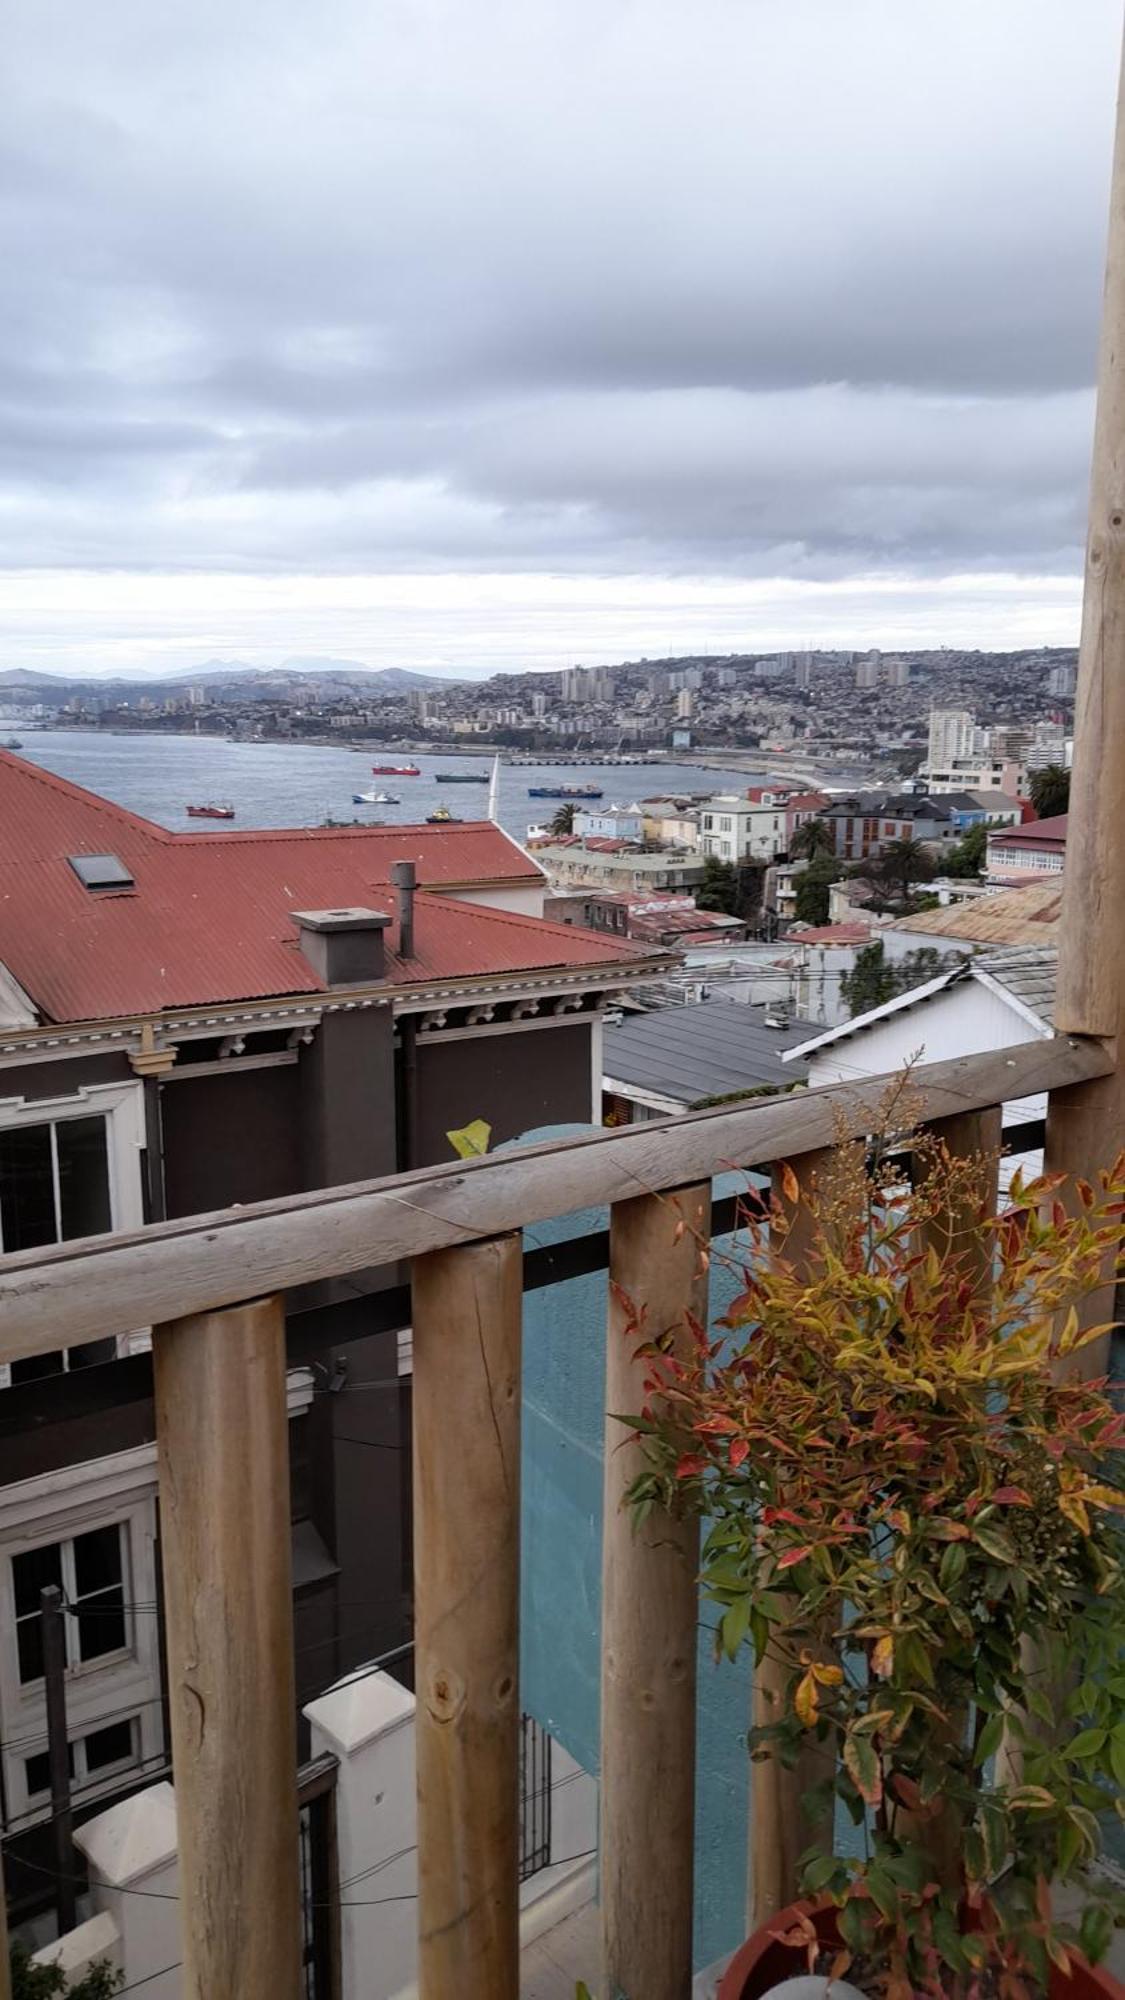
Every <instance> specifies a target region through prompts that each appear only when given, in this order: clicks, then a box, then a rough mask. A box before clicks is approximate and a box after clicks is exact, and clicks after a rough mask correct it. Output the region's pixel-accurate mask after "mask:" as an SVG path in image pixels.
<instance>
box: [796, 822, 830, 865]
mask: <svg viewBox="0 0 1125 2000" xmlns="http://www.w3.org/2000/svg"><path fill="white" fill-rule="evenodd" d="M789 852H790V855H792V856H799V855H804V857H805V859H806V860H807V861H815V860H816V857H817V855H818V854H835V852H836V835H835V833H834V831H833V829H832V827H831V826H830V825H829V824H828V821H827V820H826V819H803V820H802V821H801V824H800V826H799V827H798V828H797V831H796V832H795V834H794V835H793V838H792V840H791V841H790V843H789Z"/></svg>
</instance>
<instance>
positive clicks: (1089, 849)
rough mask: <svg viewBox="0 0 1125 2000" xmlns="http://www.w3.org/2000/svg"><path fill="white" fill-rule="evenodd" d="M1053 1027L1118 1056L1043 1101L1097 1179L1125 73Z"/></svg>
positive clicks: (1121, 562)
mask: <svg viewBox="0 0 1125 2000" xmlns="http://www.w3.org/2000/svg"><path fill="white" fill-rule="evenodd" d="M1055 1024H1056V1026H1057V1027H1058V1028H1059V1029H1060V1030H1061V1032H1062V1033H1063V1034H1078V1035H1098V1036H1102V1037H1104V1038H1105V1039H1106V1040H1107V1041H1108V1042H1110V1044H1111V1046H1113V1047H1114V1050H1115V1055H1116V1067H1115V1069H1114V1071H1113V1073H1112V1074H1111V1075H1109V1076H1104V1077H1100V1078H1098V1080H1097V1081H1096V1082H1092V1083H1084V1084H1078V1085H1072V1086H1071V1087H1070V1088H1069V1089H1067V1090H1065V1091H1060V1092H1058V1093H1055V1092H1052V1093H1051V1097H1050V1102H1049V1108H1048V1112H1047V1145H1046V1166H1047V1169H1048V1171H1049V1172H1063V1173H1067V1174H1070V1175H1079V1176H1082V1177H1083V1178H1085V1179H1089V1180H1094V1179H1095V1177H1096V1175H1097V1172H1098V1169H1099V1168H1100V1167H1106V1166H1109V1165H1111V1164H1112V1162H1113V1159H1114V1157H1115V1155H1116V1154H1117V1153H1118V1151H1119V1150H1120V1148H1121V1146H1122V1144H1123V1143H1125V70H1123V73H1122V86H1121V88H1120V90H1119V95H1118V104H1117V144H1116V149H1115V153H1114V161H1113V178H1112V182H1111V187H1110V210H1109V244H1108V250H1107V256H1106V281H1105V296H1104V300H1103V305H1102V335H1101V356H1100V363H1099V369H1098V402H1097V416H1096V419H1095V424H1094V454H1093V465H1092V470H1091V479H1090V520H1089V533H1088V539H1087V545H1086V581H1085V591H1084V595H1083V604H1082V640H1081V645H1080V649H1079V657H1078V689H1077V693H1076V697H1075V712H1074V768H1073V771H1072V773H1071V784H1070V818H1069V823H1068V826H1067V840H1066V882H1065V888H1064V892H1063V899H1062V920H1061V925H1060V932H1059V971H1058V994H1057V998H1056V1003H1055ZM1112 1317H1113V1286H1112V1282H1111V1277H1110V1273H1109V1271H1108V1268H1107V1281H1106V1284H1105V1285H1104V1286H1103V1287H1102V1289H1101V1291H1100V1292H1097V1293H1093V1294H1091V1296H1090V1297H1089V1298H1088V1299H1086V1300H1085V1301H1084V1303H1083V1306H1082V1308H1080V1311H1079V1318H1080V1321H1081V1323H1082V1324H1083V1325H1086V1326H1092V1325H1095V1324H1097V1323H1099V1322H1100V1321H1103V1320H1108V1319H1111V1318H1112ZM1108 1346H1109V1342H1108V1336H1107V1337H1106V1339H1105V1340H1102V1341H1096V1342H1092V1343H1091V1344H1090V1345H1089V1346H1088V1347H1084V1348H1081V1349H1079V1351H1078V1353H1077V1355H1076V1356H1075V1357H1074V1361H1075V1363H1076V1364H1077V1365H1078V1369H1080V1370H1081V1372H1082V1373H1084V1374H1087V1375H1089V1374H1102V1373H1104V1371H1105V1367H1106V1364H1107V1361H1108ZM1076 1372H1077V1369H1076Z"/></svg>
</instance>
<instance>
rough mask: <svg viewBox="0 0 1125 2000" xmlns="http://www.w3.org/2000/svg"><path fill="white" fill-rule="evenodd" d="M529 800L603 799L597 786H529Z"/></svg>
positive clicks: (603, 794) (602, 793) (602, 794)
mask: <svg viewBox="0 0 1125 2000" xmlns="http://www.w3.org/2000/svg"><path fill="white" fill-rule="evenodd" d="M527 796H528V798H529V799H603V798H604V797H605V793H604V792H603V791H602V789H601V787H600V786H599V785H529V786H528V788H527Z"/></svg>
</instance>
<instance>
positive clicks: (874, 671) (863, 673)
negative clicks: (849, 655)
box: [855, 653, 881, 688]
mask: <svg viewBox="0 0 1125 2000" xmlns="http://www.w3.org/2000/svg"><path fill="white" fill-rule="evenodd" d="M880 672H881V668H880V661H879V656H878V654H877V653H876V654H870V653H869V654H868V656H867V658H866V659H865V660H857V661H856V669H855V684H856V686H857V688H874V687H878V685H879V679H880Z"/></svg>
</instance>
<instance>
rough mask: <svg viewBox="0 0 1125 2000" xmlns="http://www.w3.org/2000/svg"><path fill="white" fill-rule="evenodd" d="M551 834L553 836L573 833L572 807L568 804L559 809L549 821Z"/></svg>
mask: <svg viewBox="0 0 1125 2000" xmlns="http://www.w3.org/2000/svg"><path fill="white" fill-rule="evenodd" d="M551 832H552V833H554V834H564V833H573V832H574V807H573V806H572V805H569V804H568V805H565V806H560V807H559V809H558V811H557V813H556V814H555V816H554V818H553V820H552V821H551Z"/></svg>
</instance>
